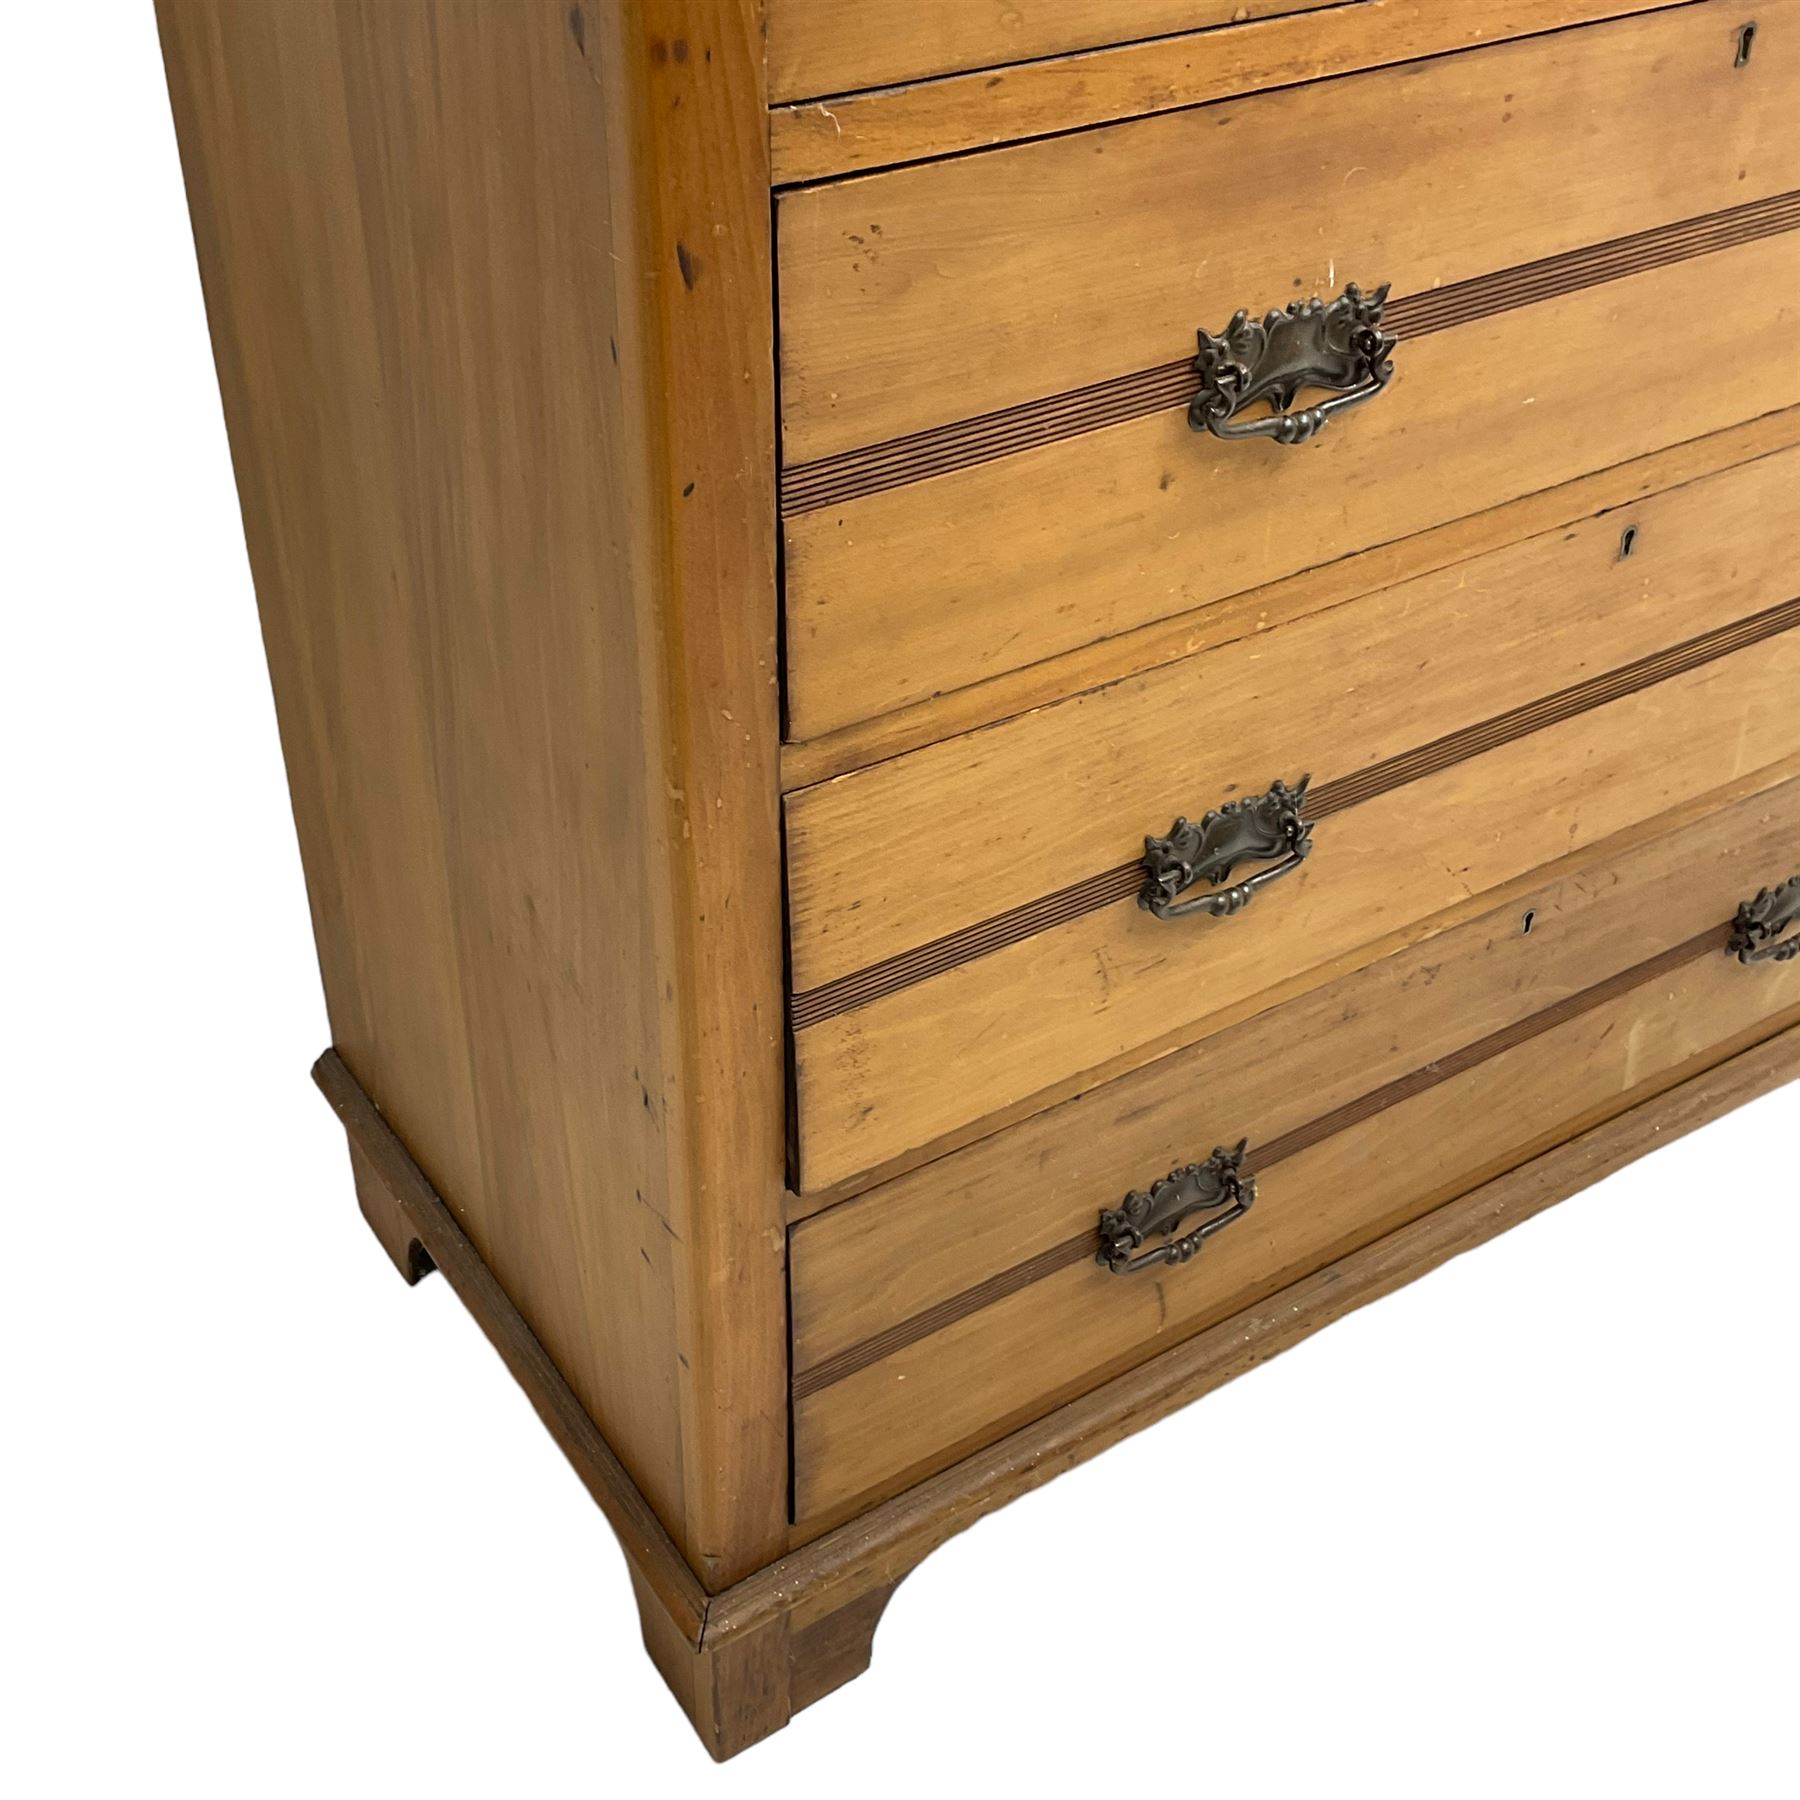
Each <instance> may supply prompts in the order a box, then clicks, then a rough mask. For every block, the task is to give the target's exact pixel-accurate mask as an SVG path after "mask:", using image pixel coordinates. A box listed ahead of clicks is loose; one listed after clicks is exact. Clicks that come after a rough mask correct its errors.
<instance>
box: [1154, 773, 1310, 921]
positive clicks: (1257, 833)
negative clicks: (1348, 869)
mask: <svg viewBox="0 0 1800 1800" xmlns="http://www.w3.org/2000/svg"><path fill="white" fill-rule="evenodd" d="M1311 780H1312V777H1311V776H1310V775H1302V776H1301V777H1300V780H1299V782H1298V784H1297V785H1296V786H1294V787H1291V788H1290V787H1289V786H1288V785H1287V783H1286V782H1282V781H1278V782H1276V783H1275V785H1274V786H1273V787H1272V788H1270V789H1269V791H1268V792H1267V793H1266V794H1258V795H1257V796H1256V797H1255V798H1254V799H1245V800H1233V801H1232V802H1231V803H1230V804H1229V805H1226V806H1222V807H1220V808H1219V809H1218V810H1217V811H1216V812H1209V813H1208V814H1207V815H1206V817H1205V818H1203V819H1202V820H1201V821H1200V823H1199V824H1198V825H1195V824H1192V823H1191V822H1190V821H1189V820H1187V819H1177V820H1176V821H1175V825H1174V829H1173V830H1171V831H1170V833H1169V835H1168V836H1167V837H1161V838H1158V837H1147V838H1145V839H1144V874H1145V881H1144V886H1143V889H1142V891H1141V892H1140V893H1139V894H1138V905H1139V906H1141V907H1143V909H1144V910H1145V911H1146V912H1152V913H1155V914H1156V916H1157V917H1158V918H1159V919H1184V918H1186V917H1187V916H1188V915H1189V914H1190V913H1204V914H1205V915H1206V916H1207V917H1208V918H1213V919H1223V918H1227V917H1229V916H1230V915H1231V914H1232V913H1236V912H1242V911H1243V910H1244V908H1245V907H1246V906H1248V905H1249V904H1250V902H1251V901H1252V900H1254V899H1255V898H1256V895H1257V891H1258V890H1259V889H1260V888H1265V887H1267V886H1268V885H1269V883H1270V882H1271V881H1279V880H1280V879H1281V877H1282V876H1283V875H1291V874H1292V873H1293V872H1294V870H1296V869H1297V868H1299V866H1300V865H1301V864H1302V863H1303V862H1304V861H1305V860H1306V859H1307V857H1308V856H1309V855H1311V853H1312V826H1311V825H1309V824H1308V823H1307V821H1306V819H1305V818H1304V817H1303V816H1302V813H1301V808H1302V807H1303V806H1304V805H1305V804H1306V785H1307V783H1308V782H1309V781H1311ZM1271 856H1279V857H1280V858H1281V859H1282V860H1281V861H1280V862H1278V863H1276V864H1275V866H1274V867H1273V868H1270V869H1259V870H1257V872H1256V873H1255V874H1254V875H1252V876H1250V877H1249V879H1248V880H1245V881H1240V882H1238V883H1237V884H1236V886H1234V887H1226V886H1224V883H1225V882H1227V881H1228V880H1229V879H1230V878H1231V874H1232V871H1233V870H1234V869H1236V867H1237V866H1238V864H1239V863H1241V862H1248V861H1253V860H1261V859H1263V858H1266V857H1271ZM1197 881H1205V882H1208V883H1210V884H1211V886H1212V887H1214V888H1215V889H1217V890H1219V891H1218V892H1216V893H1211V894H1202V895H1200V896H1199V897H1198V898H1196V899H1193V900H1181V901H1179V904H1177V901H1178V899H1179V896H1180V895H1181V894H1183V893H1185V892H1186V891H1187V889H1189V888H1191V887H1192V886H1193V885H1194V884H1195V882H1197Z"/></svg>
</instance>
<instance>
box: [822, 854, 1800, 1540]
mask: <svg viewBox="0 0 1800 1800" xmlns="http://www.w3.org/2000/svg"><path fill="white" fill-rule="evenodd" d="M1790 856H1791V852H1790ZM1724 936H1725V933H1724V930H1723V928H1722V927H1721V928H1720V929H1719V930H1718V931H1717V932H1716V933H1714V934H1712V936H1711V937H1710V939H1709V940H1708V946H1709V947H1708V950H1707V951H1706V952H1701V953H1697V954H1696V955H1695V957H1694V959H1693V960H1691V961H1689V962H1687V963H1686V965H1685V966H1683V967H1681V968H1679V969H1677V970H1675V971H1674V972H1671V973H1665V974H1662V975H1660V976H1659V977H1658V978H1657V979H1655V980H1654V981H1650V982H1647V983H1646V984H1645V985H1643V986H1639V987H1634V988H1631V989H1630V990H1628V991H1626V992H1624V993H1622V994H1620V995H1618V996H1617V997H1616V998H1614V999H1612V1000H1610V1001H1608V1002H1607V1003H1606V1004H1604V1005H1602V1006H1600V1007H1597V1008H1595V1009H1594V1010H1592V1011H1589V1012H1585V1013H1583V1014H1581V1015H1580V1016H1578V1017H1576V1018H1574V1019H1572V1020H1570V1021H1568V1022H1567V1023H1563V1024H1559V1025H1557V1026H1556V1027H1555V1028H1554V1029H1553V1030H1551V1031H1548V1032H1546V1033H1544V1034H1543V1035H1540V1036H1537V1037H1533V1038H1531V1039H1529V1040H1528V1041H1525V1042H1523V1043H1521V1044H1518V1045H1517V1046H1516V1047H1514V1048H1511V1049H1509V1050H1506V1051H1503V1052H1502V1053H1501V1054H1499V1055H1498V1056H1494V1057H1492V1058H1491V1059H1489V1060H1486V1061H1484V1062H1482V1063H1480V1064H1479V1065H1478V1066H1476V1067H1475V1068H1473V1069H1470V1070H1468V1071H1466V1072H1464V1073H1461V1074H1458V1075H1456V1076H1454V1077H1453V1078H1452V1079H1450V1080H1448V1081H1444V1082H1442V1083H1440V1084H1439V1085H1437V1086H1434V1087H1430V1088H1427V1089H1426V1090H1425V1091H1424V1092H1422V1093H1419V1094H1417V1095H1415V1096H1414V1097H1412V1098H1408V1099H1402V1100H1397V1101H1395V1102H1393V1103H1391V1104H1389V1105H1388V1106H1386V1107H1385V1108H1384V1110H1382V1111H1381V1112H1379V1113H1377V1114H1375V1115H1374V1116H1373V1117H1371V1118H1368V1119H1365V1120H1362V1121H1360V1122H1359V1123H1356V1124H1353V1125H1351V1126H1349V1127H1348V1128H1347V1129H1344V1130H1342V1131H1339V1132H1337V1133H1336V1134H1335V1135H1333V1136H1331V1137H1328V1138H1326V1139H1325V1140H1324V1141H1323V1142H1321V1143H1318V1144H1316V1145H1313V1146H1311V1147H1309V1148H1306V1149H1304V1150H1301V1151H1300V1152H1299V1153H1298V1154H1296V1155H1293V1156H1289V1157H1285V1158H1284V1159H1283V1160H1282V1161H1281V1162H1280V1163H1278V1164H1277V1165H1276V1166H1274V1167H1273V1168H1269V1169H1266V1170H1264V1171H1263V1172H1262V1175H1261V1177H1260V1181H1259V1190H1260V1191H1259V1193H1258V1197H1257V1201H1256V1204H1255V1206H1254V1207H1253V1208H1252V1210H1251V1211H1250V1212H1249V1213H1248V1214H1247V1215H1246V1216H1245V1217H1244V1218H1243V1219H1241V1220H1239V1221H1238V1222H1237V1223H1236V1224H1235V1225H1233V1226H1231V1227H1230V1228H1229V1229H1228V1230H1226V1231H1223V1232H1221V1233H1220V1234H1219V1235H1218V1236H1217V1237H1216V1238H1215V1239H1213V1240H1212V1241H1211V1242H1209V1243H1208V1245H1207V1247H1206V1249H1205V1250H1204V1251H1203V1252H1202V1254H1201V1255H1200V1256H1199V1257H1198V1258H1197V1259H1196V1260H1195V1261H1194V1262H1193V1263H1191V1264H1188V1265H1187V1266H1185V1267H1182V1268H1168V1269H1162V1270H1158V1271H1153V1272H1151V1273H1149V1274H1146V1275H1143V1276H1139V1277H1129V1278H1128V1277H1120V1276H1115V1275H1112V1274H1109V1273H1108V1272H1107V1271H1106V1270H1104V1269H1102V1268H1100V1267H1098V1266H1097V1265H1096V1264H1095V1263H1093V1262H1092V1261H1091V1260H1087V1261H1083V1262H1081V1263H1077V1264H1072V1265H1070V1266H1068V1267H1066V1268H1065V1269H1063V1270H1062V1271H1061V1272H1059V1273H1057V1274H1055V1275H1052V1276H1049V1277H1048V1278H1046V1279H1044V1280H1042V1281H1038V1282H1034V1283H1032V1284H1030V1285H1029V1286H1027V1287H1025V1288H1023V1289H1022V1290H1020V1291H1019V1292H1017V1293H1014V1294H1011V1295H1009V1296H1007V1297H1005V1298H1003V1299H1000V1300H997V1301H995V1302H994V1303H993V1304H992V1305H990V1306H986V1307H983V1308H981V1309H980V1310H979V1311H976V1312H973V1313H971V1314H969V1315H967V1316H966V1317H964V1318H962V1319H960V1320H957V1321H956V1322H954V1323H952V1324H949V1325H946V1326H945V1327H944V1328H943V1329H941V1330H939V1331H937V1332H934V1333H933V1334H932V1335H930V1336H929V1337H926V1338H924V1339H922V1340H920V1341H919V1342H917V1343H914V1344H910V1345H908V1346H906V1347H904V1348H901V1349H898V1350H896V1351H895V1352H894V1353H893V1354H891V1355H889V1356H886V1357H884V1358H883V1359H882V1360H881V1361H880V1362H878V1363H875V1364H873V1365H872V1366H870V1367H868V1368H866V1369H862V1370H859V1371H857V1372H856V1373H854V1374H851V1375H848V1376H847V1377H846V1378H845V1379H843V1380H841V1381H838V1382H835V1383H833V1384H832V1385H830V1386H828V1387H825V1388H823V1389H821V1390H819V1391H817V1392H815V1393H810V1394H807V1395H805V1396H804V1397H803V1398H801V1399H800V1400H799V1401H798V1402H797V1404H796V1406H795V1414H794V1432H795V1438H794V1447H795V1482H796V1486H795V1495H796V1506H797V1508H798V1516H799V1517H800V1518H801V1519H803V1520H804V1519H809V1518H814V1517H823V1518H825V1519H828V1520H833V1521H835V1520H836V1519H837V1518H840V1517H844V1516H847V1515H848V1513H849V1512H850V1511H851V1510H853V1509H855V1508H859V1507H861V1506H863V1505H865V1504H867V1502H868V1500H869V1499H870V1498H871V1497H879V1496H884V1495H886V1494H889V1493H893V1492H897V1491H899V1490H900V1489H901V1488H904V1487H907V1486H910V1485H912V1484H913V1483H914V1482H916V1481H917V1480H918V1479H919V1478H920V1476H921V1475H926V1474H930V1473H932V1472H933V1471H934V1470H935V1469H937V1468H941V1467H943V1466H944V1465H946V1464H948V1463H951V1462H953V1461H956V1460H957V1459H959V1458H960V1457H962V1456H965V1455H967V1454H968V1452H969V1451H970V1450H972V1449H974V1448H977V1447H978V1446H979V1445H980V1444H982V1443H986V1442H991V1441H992V1440H993V1439H994V1438H996V1437H999V1436H1001V1435H1002V1434H1003V1433H1005V1432H1006V1431H1007V1430H1009V1429H1010V1428H1011V1427H1013V1426H1015V1425H1017V1424H1019V1423H1021V1422H1023V1421H1024V1420H1025V1419H1027V1418H1029V1417H1031V1416H1033V1415H1034V1414H1036V1413H1040V1412H1043V1411H1047V1410H1048V1409H1049V1408H1050V1407H1052V1406H1054V1405H1056V1404H1057V1403H1058V1402H1060V1401H1062V1400H1065V1399H1067V1398H1069V1397H1070V1396H1071V1395H1073V1394H1076V1393H1080V1392H1082V1391H1084V1390H1086V1389H1087V1388H1089V1387H1091V1386H1092V1385H1094V1384H1095V1383H1096V1382H1097V1381H1101V1380H1104V1379H1105V1378H1106V1377H1107V1376H1108V1375H1110V1374H1113V1373H1116V1372H1117V1371H1118V1370H1119V1369H1121V1368H1123V1367H1126V1366H1128V1365H1129V1364H1130V1363H1132V1362H1135V1361H1139V1360H1142V1359H1143V1358H1144V1357H1146V1356H1148V1355H1151V1354H1153V1353H1154V1351H1155V1349H1157V1348H1160V1347H1163V1346H1166V1345H1167V1344H1169V1343H1171V1342H1176V1341H1179V1339H1180V1338H1181V1337H1183V1336H1186V1335H1188V1334H1189V1333H1191V1332H1193V1331H1196V1330H1203V1329H1205V1328H1206V1327H1207V1326H1209V1325H1212V1324H1215V1323H1217V1322H1219V1321H1220V1320H1222V1319H1224V1318H1226V1317H1229V1316H1230V1315H1232V1314H1233V1313H1236V1312H1240V1311H1242V1310H1243V1308H1244V1307H1246V1306H1247V1305H1253V1304H1255V1303H1256V1302H1257V1301H1259V1300H1261V1299H1264V1298H1266V1297H1267V1295H1269V1294H1270V1293H1273V1292H1275V1291H1277V1290H1279V1289H1280V1288H1283V1287H1286V1286H1288V1285H1290V1284H1291V1283H1292V1282H1294V1281H1295V1280H1297V1279H1299V1278H1301V1277H1302V1276H1304V1275H1305V1274H1306V1273H1307V1272H1308V1271H1309V1270H1311V1269H1313V1268H1316V1267H1318V1266H1320V1265H1322V1264H1326V1263H1329V1262H1331V1261H1334V1260H1336V1259H1337V1258H1338V1257H1341V1256H1343V1255H1345V1254H1347V1253H1349V1252H1350V1251H1352V1250H1355V1249H1357V1248H1360V1247H1361V1246H1362V1245H1364V1244H1367V1243H1371V1242H1374V1241H1375V1240H1377V1239H1378V1238H1381V1237H1384V1236H1386V1235H1388V1234H1389V1233H1390V1232H1392V1231H1394V1230H1396V1229H1398V1228H1400V1227H1401V1226H1403V1225H1405V1224H1407V1223H1410V1222H1411V1221H1412V1220H1414V1219H1416V1218H1419V1217H1422V1216H1424V1215H1425V1214H1426V1213H1428V1212H1430V1211H1431V1210H1433V1209H1434V1208H1436V1207H1438V1206H1441V1205H1443V1204H1444V1203H1445V1202H1446V1201H1448V1200H1450V1199H1452V1198H1454V1197H1455V1196H1456V1195H1457V1194H1459V1193H1466V1192H1468V1191H1469V1190H1470V1189H1472V1188H1475V1187H1477V1186H1479V1185H1481V1184H1482V1183H1484V1182H1486V1181H1490V1180H1492V1179H1494V1178H1495V1177H1496V1176H1498V1175H1500V1174H1502V1173H1503V1172H1504V1171H1506V1170H1507V1169H1509V1168H1513V1167H1516V1166H1517V1165H1519V1164H1520V1163H1522V1162H1525V1161H1527V1160H1528V1159H1529V1158H1531V1157H1533V1156H1536V1155H1540V1154H1542V1153H1543V1152H1545V1151H1547V1150H1549V1149H1551V1148H1552V1147H1553V1146H1554V1145H1556V1144H1557V1143H1558V1142H1560V1141H1562V1140H1564V1139H1566V1138H1568V1137H1571V1136H1574V1135H1578V1134H1579V1133H1580V1132H1583V1131H1585V1130H1588V1129H1590V1128H1591V1127H1593V1126H1594V1125H1596V1124H1599V1123H1602V1122H1603V1121H1604V1120H1606V1119H1607V1118H1609V1117H1611V1116H1613V1115H1614V1114H1615V1113H1617V1112H1619V1111H1621V1110H1623V1109H1624V1108H1626V1107H1628V1106H1630V1105H1632V1104H1634V1103H1635V1102H1636V1101H1639V1100H1642V1099H1647V1098H1650V1097H1652V1096H1654V1095H1656V1094H1658V1093H1661V1092H1664V1091H1666V1090H1667V1089H1669V1088H1671V1087H1674V1086H1677V1085H1679V1084H1680V1083H1681V1082H1683V1081H1685V1080H1688V1079H1690V1078H1691V1077H1692V1076H1694V1075H1696V1074H1699V1073H1702V1072H1704V1071H1705V1070H1707V1069H1709V1068H1711V1067H1713V1066H1715V1065H1716V1064H1718V1063H1720V1062H1722V1061H1724V1060H1726V1059H1727V1058H1728V1057H1730V1056H1732V1055H1735V1054H1737V1053H1738V1052H1739V1051H1741V1050H1744V1049H1748V1048H1750V1047H1752V1046H1753V1045H1755V1044H1757V1043H1759V1042H1761V1041H1763V1040H1764V1039H1766V1038H1768V1037H1770V1036H1772V1035H1774V1034H1776V1033H1777V1032H1779V1031H1782V1030H1785V1029H1788V1028H1789V1027H1791V1026H1793V1025H1795V1024H1796V1023H1797V1022H1800V963H1793V962H1790V963H1785V964H1779V965H1777V964H1765V965H1763V966H1761V967H1758V968H1755V969H1746V968H1743V967H1740V966H1739V965H1738V964H1737V963H1736V962H1735V961H1734V960H1733V959H1731V958H1729V957H1727V956H1726V955H1724V954H1723V943H1724ZM1202 1135H1204V1134H1202ZM1233 1141H1235V1140H1233ZM1212 1147H1213V1140H1212V1139H1211V1138H1210V1137H1209V1138H1207V1140H1206V1142H1205V1143H1204V1144H1201V1143H1198V1142H1197V1143H1196V1144H1195V1146H1194V1150H1193V1156H1194V1157H1202V1156H1205V1155H1206V1154H1207V1153H1208V1152H1209V1151H1210V1150H1211V1149H1212ZM1161 1172H1162V1171H1161V1170H1160V1169H1152V1168H1147V1169H1143V1170H1140V1171H1137V1172H1135V1173H1134V1175H1133V1176H1132V1177H1130V1179H1131V1180H1132V1181H1133V1182H1134V1183H1136V1182H1145V1181H1149V1180H1154V1179H1155V1178H1156V1176H1157V1175H1159V1174H1160V1173H1161ZM1120 1197H1122V1191H1121V1194H1120V1195H1115V1197H1114V1203H1115V1204H1116V1202H1117V1199H1118V1198H1120Z"/></svg>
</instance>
